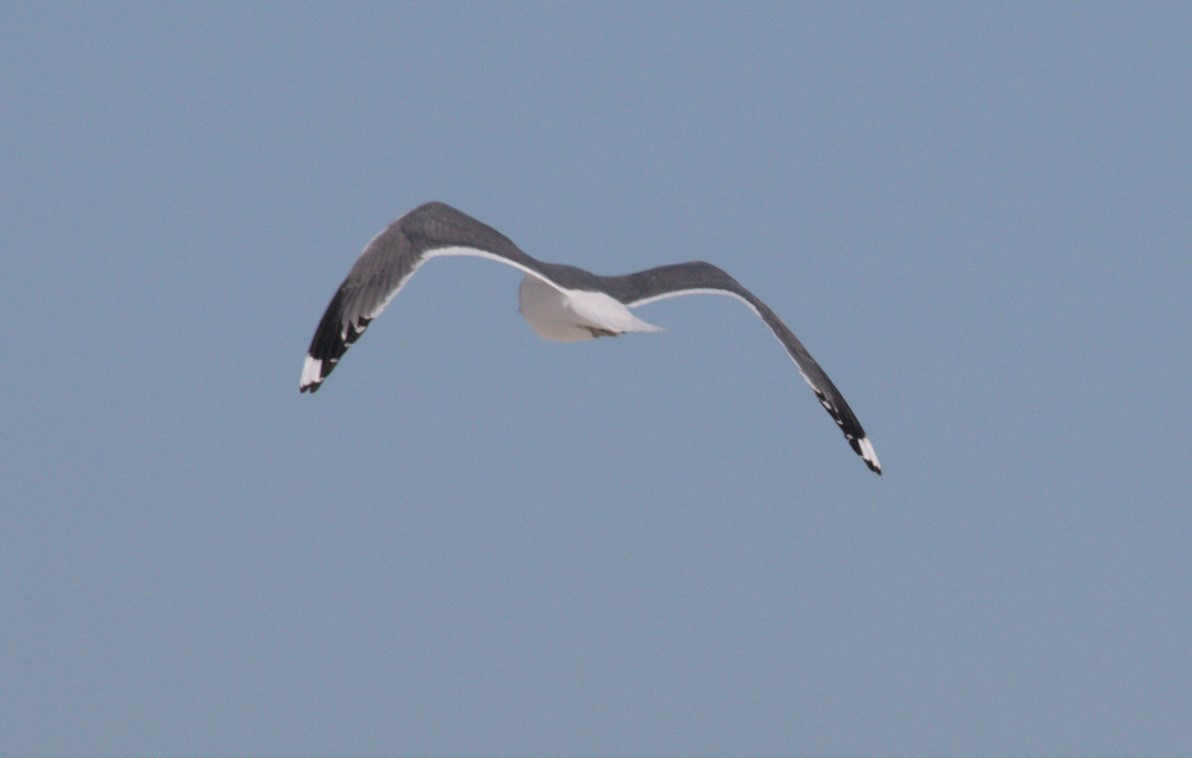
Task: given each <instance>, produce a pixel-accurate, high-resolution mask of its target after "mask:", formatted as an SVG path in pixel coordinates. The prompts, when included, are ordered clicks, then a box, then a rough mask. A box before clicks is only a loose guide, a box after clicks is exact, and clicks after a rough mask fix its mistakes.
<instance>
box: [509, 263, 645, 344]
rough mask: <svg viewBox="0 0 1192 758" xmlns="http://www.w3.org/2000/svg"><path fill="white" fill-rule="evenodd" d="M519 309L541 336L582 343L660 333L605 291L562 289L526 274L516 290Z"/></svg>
mask: <svg viewBox="0 0 1192 758" xmlns="http://www.w3.org/2000/svg"><path fill="white" fill-rule="evenodd" d="M517 299H518V309H517V310H518V312H519V313H521V315H522V318H524V319H525V320H526V321H527V322H528V323H529V324H530V327H531V328H533V329H534V331H535V332H537V334H538V336H539V337H542V338H544V339H548V340H554V341H556V342H579V341H580V340H590V339H594V338H596V337H611V336H615V335H618V334H624V333H625V332H659V331H662V327H660V326H654V325H653V324H648V323H646V322H645V321H642V320H641V319H640V318H638V317H637V316H634V315H633V313H631V312H630V311H629V309H628V308H626V307H625V305H624V304H622V303H621V302H620V301H619V300H617V299H616V298H613V297H610V296H609V295H606V294H604V293H603V292H590V291H586V290H561V289H558V288H557V287H554V286H552V285H550V284H547V283H546V282H544V281H543V280H541V279H539V278H538V277H536V276H534V275H533V274H529V273H527V274H526V276H525V278H523V279H522V282H521V286H520V287H519V288H518V291H517Z"/></svg>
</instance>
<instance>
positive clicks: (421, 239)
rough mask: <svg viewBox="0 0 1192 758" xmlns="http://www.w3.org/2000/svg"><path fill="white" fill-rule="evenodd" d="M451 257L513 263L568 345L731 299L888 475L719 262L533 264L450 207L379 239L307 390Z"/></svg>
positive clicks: (548, 328)
mask: <svg viewBox="0 0 1192 758" xmlns="http://www.w3.org/2000/svg"><path fill="white" fill-rule="evenodd" d="M441 255H472V256H478V257H480V258H488V259H490V260H494V261H497V262H498V263H504V264H506V265H509V266H513V267H514V268H516V269H519V270H521V271H522V272H523V273H524V274H525V276H524V277H523V279H522V282H521V286H520V288H519V290H518V304H519V305H518V311H519V312H520V313H521V314H522V316H523V317H524V318H525V319H526V321H527V322H529V324H530V326H531V327H532V328H533V329H534V331H535V332H537V333H538V335H539V336H541V337H544V338H545V339H548V340H556V341H559V342H577V341H579V340H589V339H595V338H596V337H615V336H617V335H621V334H625V333H627V332H656V331H661V327H657V326H654V325H652V324H648V323H646V322H645V321H642V320H641V319H639V318H638V317H637V316H635V315H634V314H633V312H632V311H630V310H629V309H630V308H636V307H638V306H639V305H645V304H646V303H652V302H654V301H655V300H662V299H663V298H668V297H674V296H676V295H695V294H712V295H729V296H732V297H735V298H736V299H738V300H740V301H741V302H743V303H745V305H746V306H748V308H749V309H750V310H751V311H753V312H754V313H755V314H757V316H758V317H759V318H760V319H761V320H762V321H764V322H765V324H766V326H768V327H770V331H772V332H773V333H774V336H775V337H776V338H777V339H778V341H779V342H780V343H781V344H782V346H783V348H784V349H785V350H786V352H787V355H789V356H790V358H791V360H793V361H794V362H795V366H796V367H797V368H798V369H799V373H800V374H801V375H802V377H803V379H804V380H805V381H806V382H807V384H808V385H809V386H810V387H811V391H812V392H814V393H815V396H816V397H817V398H818V399H819V401H820V404H821V405H822V406H823V407H824V410H826V411H827V412H828V414H829V415H831V416H832V419H833V420H834V421H835V422H836V424H837V426H839V427H840V430H841V431H842V432H844V437H845V439H846V440H848V444H849V446H851V447H852V449H853V451H854V452H856V453H857V455H859V456H861V458H862V459H863V460H864V461H865V465H867V466H868V467H869V469H870V470H871V471H873V472H874V473H877V474H880V473H882V467H881V464H880V463H879V462H878V459H877V454H876V453H875V452H874V450H873V443H871V442H870V441H869V438H868V437H866V436H865V430H864V429H862V428H861V422H860V421H858V420H857V417H856V416H855V415H854V414H853V411H852V409H851V408H849V406H848V403H847V402H845V399H844V396H843V395H841V394H840V390H838V389H836V385H834V384H832V380H831V379H829V378H828V375H827V374H826V373H824V370H823V369H822V368H820V365H819V364H818V363H816V361H815V359H814V358H812V357H811V354H810V353H808V352H807V348H805V347H803V343H802V342H800V341H799V340H798V338H797V337H795V335H794V334H793V333H792V332H791V330H790V329H788V328H787V326H786V324H784V323H783V322H782V319H780V318H778V316H777V314H775V313H774V311H772V310H770V308H769V307H768V306H767V305H766V304H765V303H763V302H762V301H761V300H760V299H759V298H758V297H757V296H756V295H754V294H753V293H752V292H750V291H749V290H747V289H745V288H744V287H743V286H741V284H740V283H738V282H737V280H736V279H734V278H732V277H731V276H729V275H728V274H726V273H725V272H724V271H722V270H720V269H719V268H717V267H716V266H713V265H712V264H711V263H704V262H702V261H692V262H689V263H675V264H671V265H669V266H659V267H657V268H651V269H646V270H645V271H639V272H637V273H636V274H626V275H624V276H599V275H597V274H593V273H591V272H590V271H585V270H584V269H582V268H577V267H575V266H568V265H564V264H561V263H545V262H543V261H540V260H538V259H536V258H532V257H531V256H529V255H527V254H526V253H524V252H522V250H521V249H520V248H519V247H518V246H517V245H515V244H513V242H511V241H510V240H509V238H508V237H506V236H505V235H503V234H501V233H500V232H498V231H497V230H495V229H493V228H492V227H490V226H488V225H486V224H483V223H481V222H479V221H477V220H476V219H474V218H472V217H471V216H468V215H467V214H465V213H462V212H461V211H458V210H456V209H455V208H452V207H451V206H449V205H446V204H444V203H426V204H425V205H420V206H419V207H417V208H415V209H414V210H412V211H410V212H409V213H407V214H405V215H404V216H402V217H401V218H399V219H397V220H396V221H394V222H393V223H392V224H390V225H389V226H388V227H387V228H385V229H384V230H383V231H382V232H381V233H380V234H378V235H377V236H376V237H374V238H373V239H372V241H371V242H369V243H368V245H367V246H365V248H364V252H363V253H361V254H360V258H359V259H357V261H356V263H355V265H353V266H352V270H351V271H349V272H348V276H347V278H346V279H344V281H343V284H341V285H340V287H339V289H338V290H337V291H336V293H335V295H334V297H332V298H331V302H330V303H329V304H328V306H327V310H326V311H325V312H324V313H323V318H322V320H320V321H319V325H318V327H317V328H316V329H315V334H314V338H313V339H311V341H310V349H309V350H308V351H307V356H306V361H305V363H304V364H303V366H302V379H301V381H300V383H299V387H298V388H299V391H301V392H308V391H309V392H315V391H317V390H318V389H319V387H320V386H321V385H322V383H323V380H325V379H326V378H327V376H328V375H329V374H330V373H331V371H332V370H333V369H334V368H335V366H336V364H337V363H338V362H339V359H340V358H342V357H343V354H344V353H345V352H346V351H347V349H348V346H350V345H351V344H352V343H353V342H355V341H356V340H357V339H359V338H360V335H362V334H364V330H365V329H367V328H368V325H369V323H370V322H371V321H372V320H373V319H374V318H376V317H377V316H378V315H380V313H381V311H383V310H384V309H385V306H387V305H388V304H389V302H390V301H391V300H392V299H393V298H394V297H395V296H396V295H397V293H398V292H400V291H401V288H402V287H403V286H404V285H405V284H406V282H407V281H409V279H410V277H411V276H413V275H414V272H415V271H417V270H418V267H419V266H421V265H422V264H423V263H425V262H426V261H427V260H429V259H431V258H435V257H437V256H441Z"/></svg>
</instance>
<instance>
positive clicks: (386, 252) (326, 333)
mask: <svg viewBox="0 0 1192 758" xmlns="http://www.w3.org/2000/svg"><path fill="white" fill-rule="evenodd" d="M446 251H455V252H456V253H457V254H464V255H480V256H483V257H487V258H492V259H494V260H498V261H500V262H502V263H507V264H509V265H511V266H514V267H516V268H519V269H521V270H523V271H526V272H528V273H533V274H535V275H537V276H539V277H540V278H543V279H546V280H549V278H548V277H547V276H546V274H545V273H543V272H544V265H546V266H549V264H542V263H541V262H539V261H537V260H535V259H534V258H532V257H530V256H529V255H526V254H525V253H524V252H522V251H521V250H520V249H518V247H517V245H514V244H513V242H511V241H510V240H509V238H508V237H506V236H505V235H503V234H501V233H500V232H498V231H497V230H495V229H493V228H492V227H490V226H487V225H486V224H483V223H481V222H480V221H477V220H476V219H474V218H472V217H471V216H468V215H467V214H465V213H461V212H460V211H457V210H455V209H454V208H452V207H451V206H449V205H445V204H443V203H427V204H425V205H422V206H419V207H418V208H415V209H414V210H412V211H410V212H409V213H407V214H405V215H404V216H402V217H401V218H399V219H397V220H396V221H394V222H393V223H392V224H390V225H389V226H388V227H387V228H386V229H385V230H384V231H382V232H381V233H380V234H378V235H377V236H376V237H374V238H373V240H372V241H371V242H369V243H368V245H367V246H365V248H364V252H362V253H361V254H360V257H359V258H358V259H357V260H356V263H355V265H353V266H352V270H351V271H349V272H348V275H347V277H346V278H345V279H344V281H343V284H341V285H340V286H339V289H338V290H336V293H335V295H334V297H332V298H331V302H330V303H329V304H328V305H327V310H326V311H324V312H323V318H322V320H320V321H319V325H318V327H317V328H316V329H315V334H314V337H313V338H312V339H311V341H310V348H309V349H308V350H307V356H306V362H305V363H304V364H303V366H302V379H301V381H300V383H299V391H301V392H307V391H309V392H316V391H317V390H318V389H319V385H321V384H322V383H323V380H324V379H326V378H327V375H328V374H330V373H331V372H332V371H333V370H334V369H335V365H336V363H338V362H339V359H340V358H342V357H343V354H344V353H345V352H347V350H348V347H349V346H350V345H351V344H352V343H353V342H355V341H356V340H357V339H359V338H360V335H362V334H364V330H365V329H367V328H368V325H369V322H371V321H372V320H373V319H374V318H376V317H377V316H378V315H379V314H380V313H381V311H383V310H384V309H385V306H386V305H388V304H389V301H391V300H392V299H393V298H394V297H395V296H396V295H397V293H398V292H399V291H400V290H401V288H402V286H404V285H405V283H406V282H407V281H408V280H409V278H410V277H411V276H412V275H413V274H414V271H415V270H417V268H418V267H419V266H420V265H422V263H423V262H424V261H425V260H426V259H427V258H429V257H431V256H434V255H437V254H442V253H444V252H446Z"/></svg>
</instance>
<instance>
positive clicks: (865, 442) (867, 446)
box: [857, 437, 882, 473]
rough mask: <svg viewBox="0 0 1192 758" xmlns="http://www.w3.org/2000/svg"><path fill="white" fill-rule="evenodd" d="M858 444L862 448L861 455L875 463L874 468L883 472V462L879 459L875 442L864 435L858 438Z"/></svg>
mask: <svg viewBox="0 0 1192 758" xmlns="http://www.w3.org/2000/svg"><path fill="white" fill-rule="evenodd" d="M857 445H859V446H860V448H861V457H862V458H864V459H865V460H866V461H868V462H869V463H870V464H872V465H873V468H874V470H876V471H877V472H878V473H881V470H882V464H881V463H880V462H879V461H878V459H877V453H876V452H874V450H873V443H872V442H870V441H869V438H868V437H862V438H861V439H859V440H857Z"/></svg>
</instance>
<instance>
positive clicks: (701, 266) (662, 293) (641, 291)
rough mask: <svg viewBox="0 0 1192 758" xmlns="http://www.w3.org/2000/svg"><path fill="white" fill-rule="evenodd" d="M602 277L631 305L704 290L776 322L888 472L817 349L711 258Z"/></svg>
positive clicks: (842, 423)
mask: <svg viewBox="0 0 1192 758" xmlns="http://www.w3.org/2000/svg"><path fill="white" fill-rule="evenodd" d="M601 282H602V284H603V287H604V289H605V291H606V292H608V294H610V295H612V296H613V297H615V298H617V299H618V300H620V301H621V302H622V303H624V304H625V305H627V306H629V307H631V308H634V307H637V306H639V305H645V304H646V303H652V302H654V301H656V300H662V299H663V298H668V297H676V296H678V295H698V294H712V295H731V296H732V297H735V298H737V299H738V300H740V301H741V302H743V303H745V305H747V306H749V309H750V310H752V311H753V312H754V313H756V314H757V315H758V317H759V318H761V320H762V321H764V322H766V326H768V327H770V331H772V332H773V333H774V336H775V337H776V338H777V339H778V341H779V342H780V343H782V346H783V348H785V349H786V352H787V355H789V356H790V357H791V360H793V361H794V362H795V366H797V367H798V369H799V373H800V374H801V375H802V376H803V379H804V380H805V381H806V382H807V384H808V386H810V387H811V391H812V392H814V393H815V396H816V397H817V398H819V401H820V405H822V406H824V410H826V411H827V412H828V414H829V415H830V416H831V417H832V419H833V420H834V421H835V422H836V424H837V426H839V427H840V430H841V431H842V432H844V437H845V439H847V440H848V443H849V445H851V446H852V448H853V450H854V451H856V453H857V455H859V456H861V458H862V459H864V461H865V464H866V465H867V466H869V468H870V470H872V471H873V472H875V473H877V474H880V473H882V466H881V463H880V462H879V461H878V459H877V453H875V452H874V449H873V443H871V442H870V441H869V438H868V437H866V436H865V430H864V429H863V428H862V427H861V422H860V421H858V420H857V417H856V415H855V414H854V413H853V410H852V408H849V405H848V402H847V401H846V400H845V399H844V395H842V394H841V393H840V390H838V389H836V385H835V384H833V383H832V380H831V379H829V378H828V375H827V374H826V373H825V372H824V370H823V369H822V368H821V367H820V365H819V363H817V362H816V360H815V359H814V358H812V357H811V353H809V352H807V348H806V347H804V346H803V343H802V342H800V341H799V338H798V337H796V336H795V335H794V333H793V332H792V331H791V330H790V329H789V328H788V327H787V325H786V324H784V323H783V322H782V319H780V318H778V314H776V313H774V311H772V310H770V307H769V306H767V305H766V304H765V303H763V302H762V301H761V299H760V298H758V297H757V296H756V295H754V294H753V293H752V292H750V291H749V290H747V289H745V287H743V286H741V284H740V282H738V281H737V280H736V279H734V278H732V277H731V276H729V275H728V274H727V273H725V272H724V271H722V270H721V269H719V268H717V267H716V266H713V265H712V264H711V263H704V262H703V261H693V262H691V263H676V264H673V265H670V266H659V267H658V268H652V269H648V270H646V271H640V272H638V273H636V274H628V275H626V276H609V277H601Z"/></svg>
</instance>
